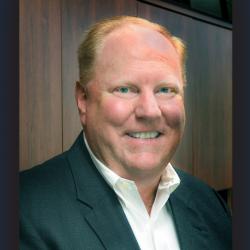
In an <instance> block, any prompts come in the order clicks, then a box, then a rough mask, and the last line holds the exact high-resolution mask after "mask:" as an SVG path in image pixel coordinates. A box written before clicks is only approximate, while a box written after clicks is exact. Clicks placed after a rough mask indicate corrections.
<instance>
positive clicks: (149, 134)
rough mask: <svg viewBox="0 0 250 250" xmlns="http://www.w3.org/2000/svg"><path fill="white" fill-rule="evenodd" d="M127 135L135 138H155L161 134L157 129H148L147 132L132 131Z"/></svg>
mask: <svg viewBox="0 0 250 250" xmlns="http://www.w3.org/2000/svg"><path fill="white" fill-rule="evenodd" d="M127 135H128V136H130V137H132V138H136V139H155V138H157V137H159V136H160V135H161V133H160V132H158V131H149V132H132V133H128V134H127Z"/></svg>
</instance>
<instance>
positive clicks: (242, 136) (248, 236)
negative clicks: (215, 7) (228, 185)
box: [233, 0, 250, 250]
mask: <svg viewBox="0 0 250 250" xmlns="http://www.w3.org/2000/svg"><path fill="white" fill-rule="evenodd" d="M249 16H250V1H248V0H245V1H244V0H234V1H233V93H234V95H233V102H234V106H233V115H234V122H233V128H234V129H233V141H234V160H233V163H234V165H233V166H234V167H233V176H234V189H233V190H234V191H233V247H234V248H233V249H236V250H238V249H239V250H249V249H250V28H249V23H250V18H249Z"/></svg>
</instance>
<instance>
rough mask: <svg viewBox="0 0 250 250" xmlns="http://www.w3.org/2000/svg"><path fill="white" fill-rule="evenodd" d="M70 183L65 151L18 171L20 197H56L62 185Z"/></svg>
mask: <svg viewBox="0 0 250 250" xmlns="http://www.w3.org/2000/svg"><path fill="white" fill-rule="evenodd" d="M71 183H72V174H71V170H70V166H69V163H68V161H67V152H65V153H62V154H60V155H57V156H55V157H53V158H51V159H49V160H47V161H46V162H44V163H42V164H39V165H37V166H34V167H32V168H31V169H28V170H25V171H22V172H21V173H20V199H21V201H22V200H26V199H27V200H31V199H34V200H39V199H43V197H50V196H51V197H52V196H54V197H56V195H57V194H59V193H60V190H65V188H64V187H66V186H69V185H70V186H72V184H71ZM32 197H33V198H32Z"/></svg>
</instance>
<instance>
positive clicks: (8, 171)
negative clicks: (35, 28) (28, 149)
mask: <svg viewBox="0 0 250 250" xmlns="http://www.w3.org/2000/svg"><path fill="white" fill-rule="evenodd" d="M18 15H19V2H18V0H9V1H8V0H1V1H0V30H1V38H0V58H1V59H0V61H1V64H0V70H1V74H0V110H1V112H0V171H1V172H0V199H1V202H0V249H8V250H12V249H18V192H17V190H18V188H17V187H18V163H19V155H18V134H19V133H18V130H19V119H18V117H19V97H18V92H19V91H18V88H19V87H18V86H19V83H18V79H19V70H18V68H19V67H18V61H19V53H18V52H19V49H18V48H19V45H18V43H19V41H18V40H19V39H18V37H19V36H18V25H19V22H18Z"/></svg>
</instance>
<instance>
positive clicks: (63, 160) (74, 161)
mask: <svg viewBox="0 0 250 250" xmlns="http://www.w3.org/2000/svg"><path fill="white" fill-rule="evenodd" d="M177 173H178V174H179V176H180V179H181V184H180V186H179V187H178V188H177V189H176V191H174V193H173V194H172V195H171V196H170V200H169V203H170V206H171V208H172V211H173V216H174V221H175V224H176V228H177V233H178V236H179V241H180V246H181V249H182V250H206V249H209V250H224V249H225V250H230V249H231V222H230V215H229V212H228V210H227V208H226V207H225V205H224V203H223V201H222V200H221V199H220V197H218V195H217V194H216V193H215V192H214V191H213V190H212V189H210V188H209V187H208V186H206V185H205V184H203V183H202V182H200V181H198V180H197V179H195V178H194V177H192V176H190V175H188V174H186V173H184V172H183V171H180V170H177ZM20 184H21V188H20V191H21V194H20V249H21V250H40V249H51V250H57V249H60V250H82V249H89V250H90V249H91V250H98V249H108V250H125V249H126V250H130V249H131V250H136V249H139V246H138V244H137V242H136V239H135V237H134V235H133V232H132V230H131V228H130V225H129V223H128V221H127V219H126V216H125V214H124V212H123V210H122V207H121V205H120V203H119V201H118V199H117V197H116V194H115V193H114V191H113V190H112V189H111V188H110V187H109V186H108V185H107V183H106V182H105V181H104V179H103V178H102V176H101V175H100V174H99V172H98V171H97V169H96V168H95V166H94V165H93V162H92V160H91V158H90V155H89V153H88V151H87V149H86V147H85V145H84V141H83V137H82V133H81V134H80V136H79V137H78V139H77V140H76V142H75V143H74V145H73V146H72V147H71V149H70V150H69V151H67V152H65V153H63V154H61V155H59V156H57V157H55V158H53V159H51V160H49V161H47V162H45V163H43V164H42V165H40V166H37V167H35V168H33V169H31V170H27V171H24V172H22V173H21V175H20Z"/></svg>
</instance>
